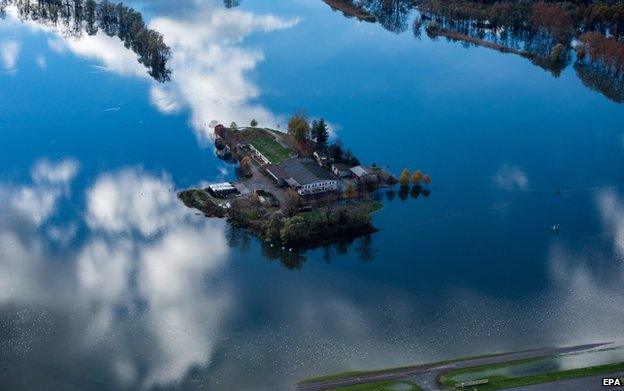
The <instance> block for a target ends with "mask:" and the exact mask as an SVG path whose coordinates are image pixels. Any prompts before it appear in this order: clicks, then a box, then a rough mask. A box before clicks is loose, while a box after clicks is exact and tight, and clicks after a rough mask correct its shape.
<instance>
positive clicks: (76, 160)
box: [0, 0, 624, 390]
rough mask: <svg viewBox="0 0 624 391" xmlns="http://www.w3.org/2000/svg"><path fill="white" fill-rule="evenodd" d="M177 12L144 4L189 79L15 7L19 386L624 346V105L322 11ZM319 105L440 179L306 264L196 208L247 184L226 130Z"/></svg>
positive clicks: (205, 5) (450, 46)
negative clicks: (365, 234)
mask: <svg viewBox="0 0 624 391" xmlns="http://www.w3.org/2000/svg"><path fill="white" fill-rule="evenodd" d="M173 3H174V2H171V1H159V0H158V1H129V2H127V5H128V6H131V7H134V8H135V9H136V10H138V11H140V12H142V13H143V17H144V19H145V20H146V21H147V23H148V24H149V26H150V27H151V28H153V29H155V30H157V31H159V32H161V33H162V34H163V35H164V39H165V42H166V43H167V44H168V45H169V46H170V47H171V53H172V59H171V60H170V62H169V66H170V67H171V69H172V71H173V73H172V76H171V81H170V82H168V83H158V82H156V81H154V80H152V79H151V78H150V77H149V75H148V74H147V70H146V69H145V68H144V67H143V65H141V64H139V63H138V62H137V61H136V54H134V53H133V52H132V51H130V50H128V49H126V48H125V47H124V45H123V44H122V43H121V42H120V41H119V39H117V38H115V37H108V36H106V35H105V34H103V33H101V32H100V33H98V34H97V35H95V36H88V35H86V34H85V35H84V36H83V37H82V38H75V37H71V36H69V34H67V33H65V32H63V31H62V28H58V27H55V26H52V25H51V24H50V23H46V22H44V21H42V20H40V21H24V22H22V21H20V20H19V18H18V17H17V16H16V11H15V8H13V7H9V8H8V10H7V16H6V18H5V19H4V20H0V60H1V61H0V352H1V355H2V358H1V359H0V383H2V387H0V388H5V387H6V388H8V389H17V388H23V389H111V388H113V389H137V388H144V389H151V388H160V389H169V388H180V389H267V390H275V389H289V388H292V387H293V385H294V384H295V382H296V381H297V380H299V379H301V378H305V377H307V376H312V375H321V374H326V373H332V372H336V371H344V370H352V369H370V368H377V367H384V366H394V365H406V364H410V363H417V362H426V361H433V360H440V359H446V358H453V357H456V356H466V355H471V354H482V353H486V352H499V351H508V350H518V349H527V348H535V347H541V346H545V345H563V344H577V343H584V342H597V341H621V340H622V339H623V338H622V337H623V335H622V324H623V322H624V312H623V311H622V308H624V291H623V289H622V282H623V279H624V269H623V263H622V262H623V260H624V125H623V123H624V122H623V121H622V120H623V119H624V106H622V105H619V104H616V103H614V102H612V101H610V100H608V99H607V98H605V97H604V96H602V95H600V94H599V93H597V92H595V91H592V90H589V89H587V88H586V87H584V86H583V84H582V82H581V81H580V80H579V79H578V78H577V77H576V75H575V74H574V70H573V69H571V68H570V69H567V70H565V71H564V72H563V73H562V74H561V75H560V77H558V78H555V77H553V76H552V75H551V74H550V73H549V72H546V71H544V70H542V69H540V68H537V67H535V66H534V65H533V64H531V63H530V62H528V61H527V60H525V59H522V58H519V57H516V56H513V55H505V54H501V53H498V52H494V51H490V50H487V49H483V48H469V49H468V48H464V47H462V45H460V44H458V43H449V42H446V41H444V40H437V41H432V40H429V39H428V38H427V37H423V38H422V39H421V40H417V39H415V37H414V35H413V34H412V33H411V31H410V29H409V28H408V29H407V31H406V32H403V33H399V34H395V33H393V32H390V31H388V30H386V29H384V28H383V27H382V26H380V25H379V24H371V23H361V22H358V21H357V20H354V19H347V18H345V17H343V15H342V14H340V13H337V12H333V11H332V10H331V9H330V8H329V7H328V6H327V5H326V4H325V3H323V2H321V1H312V0H310V1H287V0H283V1H281V0H280V1H276V0H270V1H269V0H259V1H244V2H243V3H242V4H241V5H240V6H239V7H237V8H232V9H226V8H224V7H223V5H222V4H220V3H219V2H213V1H199V2H198V1H177V2H175V5H173ZM408 23H409V21H408ZM299 108H305V109H306V110H307V111H308V113H309V114H310V115H311V116H313V117H316V116H323V117H325V118H326V119H327V120H328V121H329V122H330V123H331V124H332V128H333V131H334V134H335V135H336V136H337V137H339V138H340V139H341V140H342V141H343V142H344V144H345V145H348V146H349V147H350V148H351V149H353V151H354V152H355V153H356V154H357V155H358V156H359V157H360V159H361V160H362V161H364V162H366V163H369V164H371V163H373V162H375V163H378V164H381V165H387V166H389V167H390V169H391V170H393V171H394V172H395V173H398V172H399V171H400V170H401V169H402V168H403V167H408V168H411V169H422V170H424V171H426V172H428V173H429V174H430V175H431V176H432V177H433V179H434V186H432V187H431V190H432V192H431V195H430V196H429V197H426V198H425V197H422V196H421V197H419V198H417V199H413V198H411V197H408V198H407V199H406V200H401V198H400V197H398V196H397V195H396V194H382V195H383V197H384V202H385V204H386V205H385V208H384V209H383V210H382V211H381V212H380V213H378V214H377V215H376V216H375V224H376V225H377V226H378V227H380V228H381V231H380V232H379V233H377V234H375V235H373V236H372V237H371V238H370V239H360V240H357V241H355V242H354V243H353V244H351V245H350V246H334V247H331V248H326V249H319V250H317V251H311V252H308V253H306V254H304V255H303V256H302V257H300V258H298V259H292V258H291V259H280V258H279V257H277V259H276V257H275V256H271V254H267V253H266V252H265V251H263V250H262V248H261V246H260V244H259V243H258V241H257V240H255V239H254V238H252V237H249V236H246V235H244V234H241V233H238V232H233V231H232V230H230V229H228V227H227V226H226V224H224V222H222V221H212V220H206V219H205V218H203V217H201V216H197V215H196V214H195V213H194V212H193V211H190V210H187V209H185V208H183V207H182V206H181V205H180V204H179V202H178V201H177V200H176V198H175V191H176V189H181V188H184V187H189V186H193V185H198V184H200V183H204V182H208V181H214V180H221V179H229V178H233V177H234V170H233V167H231V166H228V165H227V164H225V163H223V162H222V161H220V160H218V159H217V158H215V157H214V153H213V150H212V148H211V146H210V138H209V137H210V134H211V129H210V126H209V125H210V123H211V121H215V120H216V121H222V122H224V123H229V122H230V121H232V120H235V121H237V122H238V123H239V124H246V123H248V122H249V121H250V119H252V118H256V119H257V120H258V121H259V122H260V124H261V125H266V126H271V127H274V126H277V125H278V124H279V125H281V126H282V127H283V126H284V124H285V122H286V118H287V116H288V115H289V113H291V112H293V111H295V110H297V109H299ZM557 188H561V189H562V190H563V191H562V194H561V195H557V194H556V191H555V190H556V189H557ZM553 224H560V227H561V232H560V234H559V235H555V234H554V233H552V232H551V230H550V227H551V226H552V225H553Z"/></svg>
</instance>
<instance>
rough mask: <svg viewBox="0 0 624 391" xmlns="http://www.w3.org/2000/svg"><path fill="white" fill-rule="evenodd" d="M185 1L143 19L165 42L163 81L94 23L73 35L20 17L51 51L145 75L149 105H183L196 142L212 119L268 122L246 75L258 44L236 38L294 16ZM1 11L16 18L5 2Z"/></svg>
mask: <svg viewBox="0 0 624 391" xmlns="http://www.w3.org/2000/svg"><path fill="white" fill-rule="evenodd" d="M192 8H193V9H192V12H190V11H189V12H184V13H182V14H180V15H176V17H175V18H174V17H169V16H157V17H155V18H154V19H153V20H151V21H150V22H149V27H150V28H151V29H154V30H156V31H158V32H160V33H161V34H163V36H164V40H165V43H166V44H167V45H168V46H169V47H170V48H171V54H172V58H171V59H170V61H169V66H170V68H171V69H172V75H171V81H170V82H168V83H165V84H161V83H156V82H153V81H151V78H150V77H149V75H148V74H147V72H146V69H145V68H144V67H143V65H141V64H140V63H139V62H138V61H137V56H136V54H134V53H133V52H132V51H131V50H128V49H127V48H126V47H124V45H123V43H122V42H121V41H120V40H119V39H118V38H116V37H111V36H108V35H106V34H105V33H104V32H103V31H102V30H99V31H98V32H97V34H95V35H82V36H80V37H75V36H66V35H64V34H62V33H61V32H59V31H57V30H56V29H55V28H54V26H52V25H50V24H40V23H38V22H37V21H32V20H26V21H25V22H24V23H25V25H27V26H28V27H29V28H30V29H31V30H32V31H43V32H45V33H47V34H53V36H52V37H51V38H49V40H48V44H49V47H50V48H51V49H52V50H53V51H55V52H57V53H62V52H64V51H69V52H71V53H74V54H76V55H78V56H80V57H83V58H87V59H91V60H93V61H96V62H97V63H98V64H100V66H101V67H103V68H102V69H104V70H106V71H109V72H113V73H116V74H118V75H122V76H132V77H139V78H143V79H145V80H150V81H151V85H150V93H149V97H148V98H149V99H150V100H151V102H152V103H153V104H154V106H156V107H157V108H158V110H160V111H161V112H162V113H164V114H171V113H176V112H179V111H180V110H183V109H188V110H189V112H190V124H191V126H192V128H193V129H194V130H195V132H196V135H197V137H198V140H199V141H200V142H202V143H206V142H207V140H208V138H209V136H210V135H211V134H212V129H211V128H210V127H209V124H210V122H211V121H214V120H217V121H220V122H224V123H229V122H230V121H237V122H238V123H240V124H247V123H249V122H250V120H251V119H256V120H257V121H259V123H260V124H263V125H266V126H275V124H277V123H278V116H276V115H275V114H273V113H272V112H271V111H270V110H268V109H267V108H265V107H264V106H262V105H261V104H259V103H256V102H255V100H256V99H257V98H258V97H259V96H260V91H259V89H258V87H257V86H256V85H255V83H254V82H253V81H251V80H250V78H249V76H248V75H247V74H248V73H249V72H250V71H252V70H253V69H255V68H256V66H257V65H258V64H259V63H260V62H261V61H262V60H263V59H264V55H263V52H262V51H261V50H260V49H257V48H251V47H246V46H244V45H243V40H244V39H245V38H247V37H249V36H250V35H252V34H254V33H269V32H272V31H276V30H285V29H289V28H292V27H293V26H295V25H296V24H298V23H299V19H298V18H283V17H278V16H275V15H271V14H267V15H258V14H255V13H252V12H249V11H242V10H238V9H236V10H227V9H225V8H223V6H222V5H218V4H215V3H214V2H204V3H194V4H192ZM7 13H8V15H9V17H10V18H12V19H13V20H14V21H15V20H18V16H17V15H18V13H17V10H16V9H15V8H14V7H13V6H11V7H9V8H8V9H7ZM17 47H18V46H17V43H15V42H13V41H10V42H5V43H3V45H2V46H0V48H1V49H2V58H3V59H4V63H5V65H6V67H7V68H10V69H12V68H13V66H14V62H15V61H14V59H15V57H16V55H17V50H16V48H17Z"/></svg>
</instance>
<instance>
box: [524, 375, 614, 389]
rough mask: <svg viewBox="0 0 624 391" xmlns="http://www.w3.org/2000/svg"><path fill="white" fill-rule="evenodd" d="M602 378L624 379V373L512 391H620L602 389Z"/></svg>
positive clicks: (526, 387) (582, 378)
mask: <svg viewBox="0 0 624 391" xmlns="http://www.w3.org/2000/svg"><path fill="white" fill-rule="evenodd" d="M603 377H619V378H622V377H624V372H616V373H611V374H608V375H597V376H588V377H579V378H576V379H567V380H559V381H554V382H550V383H542V384H533V385H530V386H522V387H517V388H512V390H517V391H520V390H522V391H570V390H583V391H586V390H587V391H593V390H596V391H598V390H601V391H609V390H618V391H622V390H623V388H622V387H603V386H602V378H603Z"/></svg>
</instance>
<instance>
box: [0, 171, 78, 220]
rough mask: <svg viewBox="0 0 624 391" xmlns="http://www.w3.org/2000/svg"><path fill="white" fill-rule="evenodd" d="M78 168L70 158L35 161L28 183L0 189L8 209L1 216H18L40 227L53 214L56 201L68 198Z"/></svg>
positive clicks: (0, 187)
mask: <svg viewBox="0 0 624 391" xmlns="http://www.w3.org/2000/svg"><path fill="white" fill-rule="evenodd" d="M78 169H79V165H78V162H76V161H75V160H72V159H66V160H63V161H61V162H59V163H52V162H50V161H48V160H40V161H38V162H37V163H36V164H35V165H34V166H33V168H32V170H31V172H30V176H31V179H32V183H31V184H28V185H19V186H14V185H10V184H8V185H3V186H0V200H1V201H2V204H3V205H5V206H6V205H9V206H10V208H9V210H7V211H5V213H9V212H11V213H13V214H19V215H21V216H22V217H25V218H28V219H29V220H31V221H32V222H33V223H34V224H35V225H37V226H39V225H42V224H43V223H44V222H45V221H46V220H47V219H48V218H49V217H50V216H51V215H52V214H53V213H54V212H55V210H56V208H57V205H58V202H59V201H60V199H61V198H62V197H63V196H68V195H69V185H70V184H71V181H72V180H73V179H74V177H75V176H76V174H77V173H78Z"/></svg>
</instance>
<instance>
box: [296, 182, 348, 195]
mask: <svg viewBox="0 0 624 391" xmlns="http://www.w3.org/2000/svg"><path fill="white" fill-rule="evenodd" d="M337 187H338V181H335V180H327V181H319V182H314V183H309V184H307V185H303V186H301V187H300V188H299V189H298V190H297V191H298V192H299V194H301V195H304V194H316V193H323V192H327V191H334V190H336V188H337Z"/></svg>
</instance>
